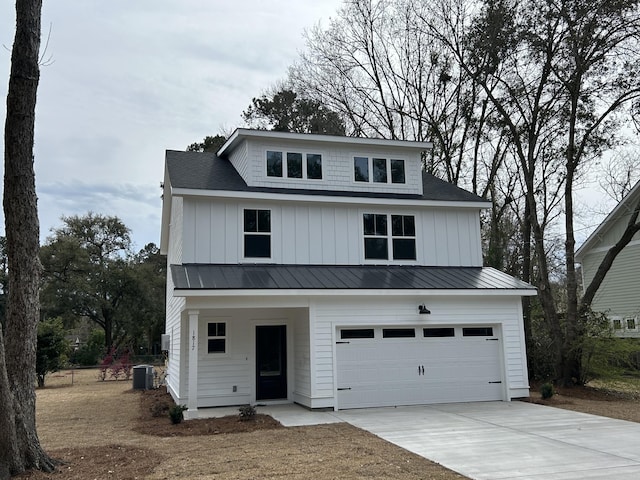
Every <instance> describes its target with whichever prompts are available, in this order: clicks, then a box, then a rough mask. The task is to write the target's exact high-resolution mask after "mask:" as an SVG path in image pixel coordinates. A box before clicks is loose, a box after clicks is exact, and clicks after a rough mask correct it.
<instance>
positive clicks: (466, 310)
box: [310, 296, 529, 408]
mask: <svg viewBox="0 0 640 480" xmlns="http://www.w3.org/2000/svg"><path fill="white" fill-rule="evenodd" d="M423 302H424V303H426V304H427V306H428V308H429V309H430V310H431V312H432V313H431V314H430V315H419V314H417V305H418V304H419V303H423ZM312 311H313V312H314V314H313V316H312V318H311V319H310V323H311V328H312V332H313V334H312V335H313V338H314V342H313V344H312V346H311V348H312V352H313V354H312V355H313V356H314V358H315V364H314V365H313V368H312V371H311V374H312V393H313V405H312V406H313V407H328V406H333V407H334V408H335V407H337V408H341V406H340V404H339V401H338V399H339V398H340V395H339V392H338V383H337V382H338V379H337V378H336V375H337V374H338V372H339V369H340V366H339V365H338V361H339V357H338V355H339V353H338V350H337V349H338V347H340V345H339V344H338V343H337V342H338V341H339V331H340V329H341V328H347V327H355V328H365V327H371V328H375V329H380V328H381V327H415V328H416V330H417V331H419V332H420V335H421V330H422V328H423V327H429V326H437V327H447V326H452V327H455V328H456V329H458V330H459V331H460V329H461V328H462V327H463V326H465V327H466V326H471V327H473V326H490V327H493V329H494V332H495V335H496V336H497V338H498V341H496V342H495V343H493V342H491V343H488V342H487V343H486V344H484V343H483V342H485V341H486V340H484V339H483V340H482V341H478V340H476V342H477V346H476V349H478V348H483V349H484V350H483V351H485V352H489V354H486V355H484V357H483V358H484V360H486V361H485V362H484V363H485V364H486V365H487V367H486V368H487V369H489V370H490V369H493V370H495V372H493V373H495V375H493V373H492V375H491V376H492V378H493V376H497V378H496V379H495V381H500V382H501V383H500V384H491V385H486V386H484V387H482V388H484V389H486V390H487V392H484V393H482V392H480V391H479V390H478V391H477V392H475V393H474V392H470V394H469V395H466V396H465V394H464V390H465V388H467V389H468V388H469V387H465V385H464V377H462V378H461V379H460V381H458V382H457V383H456V384H455V385H450V387H451V388H450V389H449V390H447V391H448V392H449V394H450V393H451V392H456V394H457V395H459V396H458V398H459V400H458V401H465V400H468V399H470V398H475V399H476V400H509V399H511V398H517V397H522V396H526V395H528V388H529V386H528V380H527V378H528V377H527V367H526V362H525V360H524V359H525V358H526V357H525V352H524V338H523V334H522V333H521V332H522V325H521V318H522V313H521V306H520V299H519V297H495V298H491V297H484V298H482V297H436V296H432V297H428V298H422V299H421V298H407V297H401V298H398V297H386V298H380V297H377V298H373V297H372V298H360V299H355V298H351V299H334V300H331V301H321V300H318V301H317V302H316V303H315V305H314V307H313V309H312ZM456 339H457V340H456V341H458V342H460V341H463V340H464V341H466V342H467V343H465V344H464V345H462V344H459V343H457V344H456V345H458V346H459V347H460V348H466V347H468V346H469V345H472V342H473V341H474V339H468V338H465V339H463V340H459V336H458V337H456ZM434 340H438V339H434ZM416 342H417V341H416ZM447 342H448V340H446V339H445V340H444V341H443V342H442V344H447ZM449 343H451V341H449ZM433 344H436V342H433ZM413 345H414V347H412V348H415V349H419V348H421V347H420V346H419V345H418V344H417V343H413ZM452 345H454V343H452ZM483 345H489V346H488V347H486V346H483ZM496 345H497V346H496ZM371 347H372V348H376V344H375V343H371ZM492 348H493V349H494V350H490V349H492ZM487 349H489V350H487ZM401 351H402V352H403V353H404V351H405V350H404V349H402V350H401ZM462 351H464V350H462ZM491 352H493V353H491ZM474 353H478V354H482V353H481V352H480V351H478V352H475V351H474ZM385 354H390V355H392V357H393V353H390V351H387V352H386V353H385ZM382 355H383V352H381V355H380V356H379V357H376V359H377V361H380V359H382V358H383V357H382ZM396 357H401V356H399V355H397V354H396ZM409 357H410V355H409ZM467 360H468V361H467V362H466V363H461V362H458V364H455V363H454V364H453V365H452V366H450V367H447V368H449V369H453V370H455V369H456V368H457V371H456V372H455V373H456V374H458V375H459V374H463V373H464V372H463V370H464V369H469V368H470V369H473V368H476V367H474V366H473V362H472V361H471V359H470V357H468V358H467ZM484 360H483V361H484ZM406 361H409V359H406ZM403 362H404V360H403ZM405 363H406V362H405ZM444 365H445V364H444V363H442V366H443V368H442V369H441V372H444V373H443V374H446V371H447V369H446V368H444ZM456 365H458V366H457V367H456ZM382 366H383V365H377V366H376V368H379V367H382ZM391 368H393V367H391ZM407 371H408V370H407ZM411 373H413V370H411ZM343 374H344V370H343ZM440 380H442V379H440ZM444 384H446V382H444V383H442V382H441V385H444ZM406 386H407V385H405V387H406ZM485 387H486V388H485ZM443 391H444V390H443ZM415 393H416V399H415V403H425V396H424V395H423V394H421V393H420V391H416V392H415ZM423 393H424V392H423ZM445 393H446V392H445ZM410 394H411V392H410V388H409V389H407V392H406V393H405V394H403V395H405V396H404V397H402V398H397V399H396V398H395V397H393V394H392V393H391V394H389V395H391V396H390V397H389V398H388V399H384V398H377V399H376V398H372V399H370V401H369V404H370V405H371V406H373V405H393V404H411V403H413V402H412V401H411V400H410V399H409V400H407V398H408V396H410ZM474 395H475V397H474ZM445 396H446V395H445ZM429 398H430V399H429ZM438 401H452V398H451V397H450V396H449V397H446V398H445V397H443V398H442V399H439V397H437V396H435V397H427V402H438ZM395 402H398V403H395ZM353 406H356V405H355V404H347V405H346V407H348V408H350V407H353ZM363 406H365V405H363Z"/></svg>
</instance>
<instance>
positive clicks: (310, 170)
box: [267, 150, 322, 180]
mask: <svg viewBox="0 0 640 480" xmlns="http://www.w3.org/2000/svg"><path fill="white" fill-rule="evenodd" d="M267 177H280V178H308V179H311V180H322V155H321V154H319V153H301V152H281V151H275V150H267Z"/></svg>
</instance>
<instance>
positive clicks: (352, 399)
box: [161, 129, 535, 415]
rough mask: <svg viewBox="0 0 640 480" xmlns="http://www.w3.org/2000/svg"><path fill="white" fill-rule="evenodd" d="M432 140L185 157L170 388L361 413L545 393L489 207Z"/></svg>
mask: <svg viewBox="0 0 640 480" xmlns="http://www.w3.org/2000/svg"><path fill="white" fill-rule="evenodd" d="M430 147H431V145H430V144H429V143H422V142H407V141H397V140H381V139H363V138H351V137H336V136H326V135H304V134H293V133H281V132H272V131H255V130H246V129H239V130H236V131H235V132H234V133H233V135H231V137H230V138H229V139H228V140H227V142H226V143H225V145H224V146H223V147H222V148H221V149H220V150H219V151H218V152H217V155H214V154H210V153H194V152H178V151H167V154H166V169H165V180H164V195H163V214H162V235H161V251H162V252H163V253H164V254H166V255H167V260H168V265H169V275H168V279H167V314H166V315H167V319H166V333H167V334H168V335H169V338H170V346H169V352H168V362H169V367H168V371H169V376H168V389H169V391H170V393H171V395H172V396H173V398H174V399H175V401H176V402H177V403H180V404H186V405H187V406H188V407H189V411H188V412H187V415H190V414H193V413H194V411H195V410H197V409H198V408H201V407H212V406H223V405H241V404H260V403H267V402H296V403H299V404H301V405H304V406H306V407H309V408H333V409H346V408H358V407H372V406H391V405H411V404H427V403H442V402H466V401H480V400H510V399H512V398H515V397H523V396H527V395H528V393H529V386H528V379H527V367H526V352H525V341H524V330H523V322H522V308H521V297H522V296H523V295H535V289H534V288H533V287H532V286H531V285H529V284H526V283H524V282H521V281H519V280H517V279H514V278H512V277H510V276H508V275H506V274H504V273H501V272H499V271H497V270H495V269H492V268H483V266H482V252H481V240H480V216H479V212H480V211H481V209H483V208H486V207H487V206H489V204H488V203H487V202H486V201H484V200H483V199H481V198H479V197H477V196H476V195H473V194H471V193H469V192H466V191H464V190H461V189H459V188H458V187H456V186H453V185H451V184H448V183H446V182H444V181H441V180H439V179H437V178H435V177H433V176H431V175H427V174H424V173H423V172H422V168H421V153H422V152H424V151H425V150H428V149H429V148H430Z"/></svg>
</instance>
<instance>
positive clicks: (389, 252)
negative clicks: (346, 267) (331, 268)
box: [358, 182, 421, 265]
mask: <svg viewBox="0 0 640 480" xmlns="http://www.w3.org/2000/svg"><path fill="white" fill-rule="evenodd" d="M361 183H365V182H361ZM365 214H373V215H386V216H387V235H386V236H384V237H383V236H380V238H386V239H387V257H388V258H387V259H386V260H385V259H369V258H365V248H364V239H365V234H364V215H365ZM392 215H401V216H404V217H407V216H409V217H413V222H414V226H415V232H416V234H415V235H414V236H413V237H409V236H407V237H396V236H393V235H392V231H391V228H392V226H391V216H392ZM358 216H359V217H358V221H359V222H360V225H359V227H358V229H359V234H360V248H361V253H360V261H361V263H362V264H363V265H420V253H421V252H420V248H418V237H419V232H420V231H421V230H420V228H419V218H420V217H419V215H417V214H416V213H415V212H388V211H376V210H374V209H372V210H360V211H359V212H358ZM366 238H373V236H372V235H367V236H366ZM394 238H412V239H414V240H415V247H416V259H415V260H394V259H393V258H392V257H393V239H394Z"/></svg>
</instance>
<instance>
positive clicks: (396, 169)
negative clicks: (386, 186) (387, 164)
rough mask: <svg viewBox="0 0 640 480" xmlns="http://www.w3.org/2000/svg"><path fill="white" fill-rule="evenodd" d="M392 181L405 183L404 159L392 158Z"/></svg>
mask: <svg viewBox="0 0 640 480" xmlns="http://www.w3.org/2000/svg"><path fill="white" fill-rule="evenodd" d="M391 183H405V175H404V160H393V159H392V160H391Z"/></svg>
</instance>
